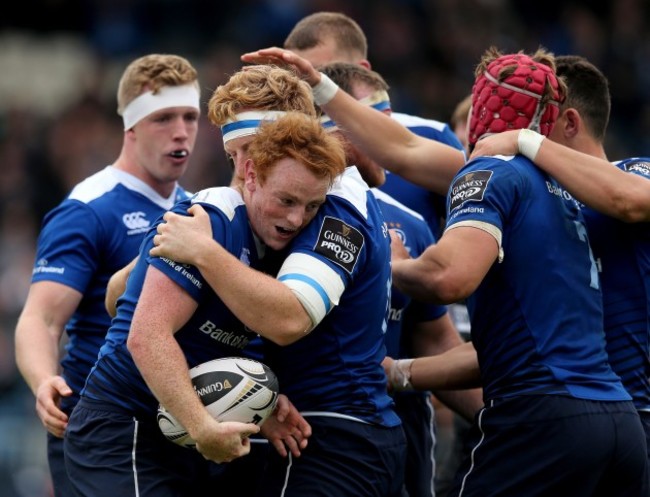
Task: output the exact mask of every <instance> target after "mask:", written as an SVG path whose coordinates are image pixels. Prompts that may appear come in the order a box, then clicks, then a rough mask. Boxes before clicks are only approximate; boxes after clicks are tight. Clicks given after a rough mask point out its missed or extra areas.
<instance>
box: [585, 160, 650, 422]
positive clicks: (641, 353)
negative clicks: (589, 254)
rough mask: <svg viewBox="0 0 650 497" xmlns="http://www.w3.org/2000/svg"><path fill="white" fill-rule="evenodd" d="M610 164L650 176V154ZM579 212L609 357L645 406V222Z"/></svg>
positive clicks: (648, 329)
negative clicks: (595, 270) (593, 268)
mask: <svg viewBox="0 0 650 497" xmlns="http://www.w3.org/2000/svg"><path fill="white" fill-rule="evenodd" d="M616 166H617V167H618V168H619V169H621V170H623V171H626V172H628V173H630V174H635V175H638V176H642V177H644V178H646V179H650V158H647V157H645V158H630V159H625V160H622V161H619V162H617V163H616ZM582 213H583V215H584V217H585V220H586V223H587V232H588V233H589V241H590V243H591V247H592V249H593V252H594V257H595V260H596V263H597V266H598V269H599V271H600V281H601V284H602V291H603V311H604V319H605V321H604V323H605V336H606V339H607V352H608V354H609V362H610V364H611V365H612V369H614V371H615V372H616V373H617V374H618V375H619V376H620V377H621V379H622V380H623V385H624V386H625V388H626V390H627V391H628V393H629V394H630V395H631V396H632V400H633V401H634V405H635V406H636V408H637V409H639V410H644V411H650V379H649V378H650V356H649V354H650V325H649V322H650V226H649V225H648V223H624V222H622V221H619V220H617V219H614V218H611V217H609V216H606V215H604V214H601V213H600V212H597V211H595V210H593V209H590V208H588V207H586V206H582Z"/></svg>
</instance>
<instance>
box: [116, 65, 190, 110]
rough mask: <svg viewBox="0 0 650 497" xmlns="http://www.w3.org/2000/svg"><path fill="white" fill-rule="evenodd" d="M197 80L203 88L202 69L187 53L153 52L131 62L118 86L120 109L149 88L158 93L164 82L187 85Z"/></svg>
mask: <svg viewBox="0 0 650 497" xmlns="http://www.w3.org/2000/svg"><path fill="white" fill-rule="evenodd" d="M188 84H193V85H195V86H196V89H197V90H199V91H200V88H199V81H198V73H197V71H196V69H195V68H194V66H193V65H192V64H191V63H190V61H189V60H187V59H186V58H184V57H181V56H179V55H171V54H149V55H144V56H142V57H139V58H137V59H135V60H134V61H133V62H131V63H130V64H129V65H128V66H127V67H126V69H125V70H124V73H123V74H122V77H121V78H120V82H119V85H118V88H117V113H118V114H119V115H122V113H123V112H124V109H125V108H126V106H127V105H129V104H130V103H131V102H132V101H133V100H134V99H135V98H137V97H139V96H140V95H142V94H143V93H145V92H147V91H151V92H152V93H154V94H156V93H157V92H158V91H159V90H160V89H161V88H162V87H163V86H183V85H188Z"/></svg>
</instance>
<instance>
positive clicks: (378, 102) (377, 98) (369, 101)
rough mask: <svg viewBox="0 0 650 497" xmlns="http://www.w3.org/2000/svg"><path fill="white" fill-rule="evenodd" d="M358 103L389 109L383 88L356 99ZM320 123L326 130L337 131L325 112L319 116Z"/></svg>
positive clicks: (379, 108)
mask: <svg viewBox="0 0 650 497" xmlns="http://www.w3.org/2000/svg"><path fill="white" fill-rule="evenodd" d="M358 102H359V103H362V104H364V105H367V106H368V107H372V108H373V109H376V110H378V111H384V110H390V108H391V107H390V98H389V97H388V92H387V91H385V90H377V91H375V92H373V93H371V94H370V95H368V96H367V97H364V98H362V99H360V100H358ZM320 123H321V126H323V128H325V130H326V131H327V132H333V131H337V130H338V129H339V128H338V126H337V125H336V123H335V122H334V121H332V119H330V117H329V116H328V115H327V114H323V115H322V116H321V118H320Z"/></svg>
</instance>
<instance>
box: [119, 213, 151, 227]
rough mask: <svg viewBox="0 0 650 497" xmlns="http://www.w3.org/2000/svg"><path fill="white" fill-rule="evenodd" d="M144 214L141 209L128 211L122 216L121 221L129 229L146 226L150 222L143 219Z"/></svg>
mask: <svg viewBox="0 0 650 497" xmlns="http://www.w3.org/2000/svg"><path fill="white" fill-rule="evenodd" d="M145 215H146V214H145V213H144V212H142V211H138V212H128V213H126V214H124V215H123V216H122V222H123V223H124V225H125V226H126V227H127V228H129V229H130V230H137V229H143V228H148V227H149V225H150V224H151V223H150V222H149V221H148V220H147V219H145Z"/></svg>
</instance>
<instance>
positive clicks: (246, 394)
mask: <svg viewBox="0 0 650 497" xmlns="http://www.w3.org/2000/svg"><path fill="white" fill-rule="evenodd" d="M190 376H191V378H192V384H193V385H194V390H196V393H197V394H198V396H199V398H200V399H201V401H202V402H203V405H205V407H206V408H207V410H208V411H209V412H210V414H212V416H214V417H215V418H216V419H218V420H219V421H240V422H242V423H255V424H257V425H261V424H262V423H263V422H264V421H266V419H267V418H268V417H269V416H270V415H271V413H272V412H273V409H274V408H275V404H276V403H277V400H278V379H277V377H276V376H275V374H274V373H273V371H271V369H270V368H269V367H268V366H266V365H265V364H262V363H261V362H259V361H255V360H253V359H246V358H243V357H224V358H221V359H214V360H212V361H208V362H204V363H203V364H199V365H198V366H195V367H193V368H192V369H190ZM157 418H158V426H159V427H160V430H161V431H162V433H163V435H165V437H166V438H167V439H168V440H171V441H172V442H174V443H176V444H179V445H182V446H184V447H189V448H193V447H194V446H195V445H196V443H195V441H194V440H193V439H192V437H190V436H189V434H188V433H187V431H185V428H183V426H182V425H181V424H180V423H179V422H178V421H177V420H176V418H174V416H172V415H171V413H170V412H168V411H167V410H166V409H165V408H164V407H163V406H161V405H159V406H158V416H157Z"/></svg>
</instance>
